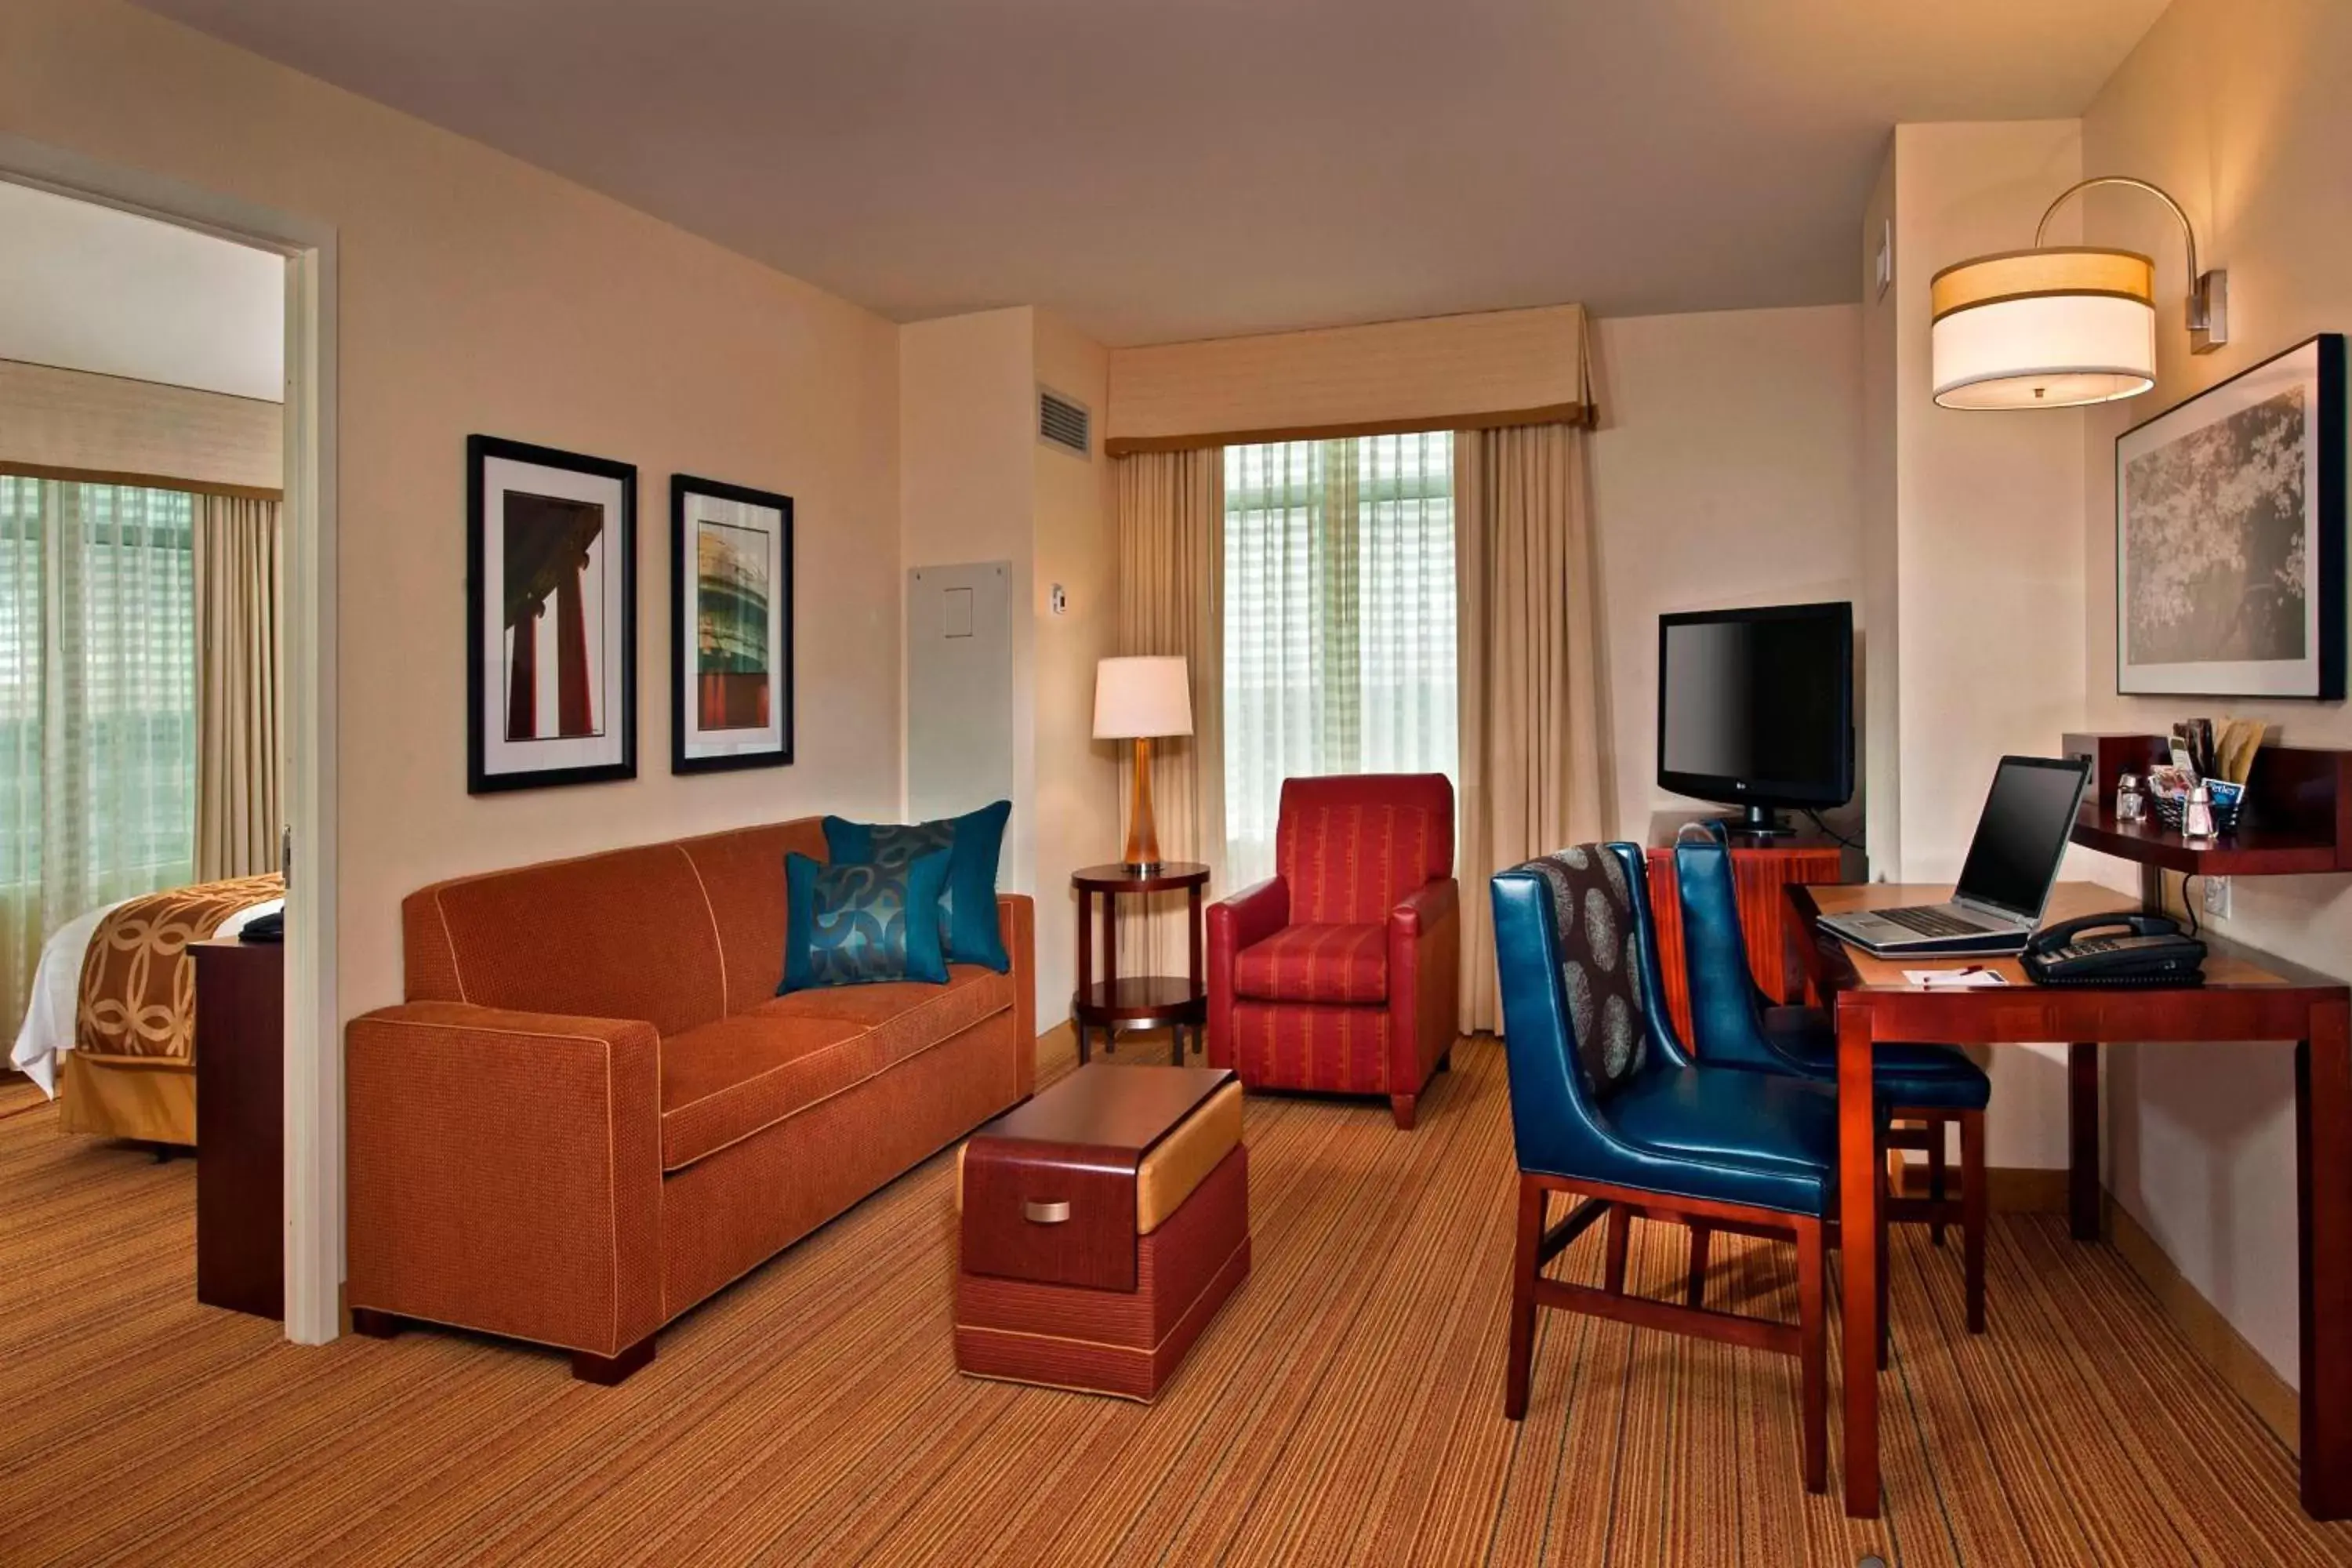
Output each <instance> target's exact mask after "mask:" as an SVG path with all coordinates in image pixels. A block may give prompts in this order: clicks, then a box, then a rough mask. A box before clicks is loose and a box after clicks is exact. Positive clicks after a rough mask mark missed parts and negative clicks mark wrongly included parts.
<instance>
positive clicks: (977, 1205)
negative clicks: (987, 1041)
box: [955, 1063, 1250, 1404]
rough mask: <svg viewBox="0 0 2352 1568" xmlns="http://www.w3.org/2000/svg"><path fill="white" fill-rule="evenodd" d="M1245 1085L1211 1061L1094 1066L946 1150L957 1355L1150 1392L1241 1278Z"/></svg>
mask: <svg viewBox="0 0 2352 1568" xmlns="http://www.w3.org/2000/svg"><path fill="white" fill-rule="evenodd" d="M1241 1140H1242V1086H1241V1083H1240V1080H1239V1079H1236V1078H1234V1075H1233V1073H1232V1072H1230V1071H1228V1070H1226V1069H1224V1068H1163V1067H1119V1066H1113V1065H1110V1064H1107V1063H1097V1064H1094V1065H1091V1066H1087V1067H1082V1068H1079V1069H1078V1070H1077V1071H1076V1072H1074V1073H1072V1074H1071V1075H1070V1076H1069V1077H1067V1078H1066V1079H1062V1080H1061V1081H1060V1082H1059V1083H1056V1084H1055V1085H1054V1086H1053V1087H1052V1088H1050V1089H1045V1091H1044V1092H1042V1093H1040V1094H1038V1095H1037V1096H1036V1097H1035V1098H1034V1099H1033V1100H1029V1101H1028V1102H1027V1103H1025V1104H1024V1105H1020V1106H1016V1107H1015V1108H1014V1109H1013V1110H1009V1111H1007V1112H1006V1113H1005V1114H1003V1116H1000V1117H998V1118H997V1119H996V1120H995V1121H992V1122H989V1123H988V1124H987V1125H986V1126H984V1127H982V1128H981V1129H980V1131H977V1132H975V1133H973V1134H972V1135H971V1140H970V1141H969V1142H966V1143H965V1145H964V1147H963V1149H962V1151H961V1154H960V1156H959V1161H960V1169H959V1183H960V1185H959V1192H960V1195H961V1205H962V1209H963V1216H962V1242H961V1258H960V1260H959V1267H958V1269H957V1273H956V1304H955V1352H956V1366H957V1367H958V1368H959V1369H960V1370H961V1371H962V1372H965V1373H971V1374H972V1375H974V1376H979V1377H994V1378H1003V1379H1007V1380H1010V1381H1012V1382H1016V1383H1032V1384H1044V1385H1046V1386H1048V1387H1054V1388H1067V1389H1076V1390H1080V1391H1083V1392H1087V1393H1092V1394H1116V1395H1118V1396H1120V1397H1122V1398H1127V1399H1136V1400H1141V1401H1143V1402H1145V1403H1147V1404H1148V1403H1150V1401H1151V1400H1152V1399H1154V1398H1156V1397H1157V1396H1158V1395H1159V1393H1160V1389H1161V1388H1163V1387H1165V1386H1166V1384H1167V1383H1168V1380H1169V1378H1170V1377H1171V1376H1172V1375H1173V1374H1174V1373H1175V1371H1176V1369H1177V1367H1178V1366H1179V1365H1180V1364H1181V1363H1182V1362H1183V1359H1184V1355H1185V1352H1188V1351H1190V1350H1191V1349H1192V1342H1194V1341H1195V1340H1197V1339H1199V1338H1200V1336H1201V1332H1202V1330H1203V1329H1205V1328H1206V1327H1207V1326H1208V1323H1209V1321H1210V1320H1211V1319H1212V1318H1213V1317H1215V1316H1216V1313H1217V1309H1218V1308H1219V1307H1221V1306H1223V1304H1224V1300H1225V1298H1226V1297H1228V1296H1230V1295H1232V1294H1233V1292H1234V1287H1235V1286H1237V1285H1239V1284H1240V1283H1241V1282H1242V1280H1243V1279H1245V1278H1247V1277H1248V1275H1249V1267H1250V1237H1249V1151H1248V1150H1247V1149H1246V1148H1245V1147H1244V1146H1243V1143H1242V1141H1241Z"/></svg>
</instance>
